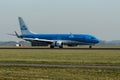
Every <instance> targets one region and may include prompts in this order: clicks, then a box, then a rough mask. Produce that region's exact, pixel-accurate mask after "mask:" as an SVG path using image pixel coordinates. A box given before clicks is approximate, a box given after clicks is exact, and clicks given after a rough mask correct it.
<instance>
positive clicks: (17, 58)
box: [0, 49, 120, 80]
mask: <svg viewBox="0 0 120 80" xmlns="http://www.w3.org/2000/svg"><path fill="white" fill-rule="evenodd" d="M0 63H42V64H43V63H44V64H46V63H49V64H78V65H118V66H120V51H119V50H45V49H44V50H21V49H18V50H2V49H1V50H0ZM0 80H120V69H98V68H56V67H54V68H50V67H17V66H14V67H10V66H6V67H3V66H1V67H0Z"/></svg>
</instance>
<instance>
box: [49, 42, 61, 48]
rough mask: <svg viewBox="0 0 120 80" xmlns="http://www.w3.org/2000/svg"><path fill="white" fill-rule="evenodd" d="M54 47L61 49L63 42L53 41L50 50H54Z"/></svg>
mask: <svg viewBox="0 0 120 80" xmlns="http://www.w3.org/2000/svg"><path fill="white" fill-rule="evenodd" d="M55 46H57V47H59V48H63V42H62V41H55V42H53V43H52V44H51V45H50V47H51V48H54V47H55Z"/></svg>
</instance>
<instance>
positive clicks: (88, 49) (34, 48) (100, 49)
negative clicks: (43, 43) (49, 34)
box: [0, 47, 120, 50]
mask: <svg viewBox="0 0 120 80" xmlns="http://www.w3.org/2000/svg"><path fill="white" fill-rule="evenodd" d="M0 49H28V50H29V49H33V50H34V49H39V50H120V48H91V49H90V48H53V49H51V48H39V47H8V48H7V47H0Z"/></svg>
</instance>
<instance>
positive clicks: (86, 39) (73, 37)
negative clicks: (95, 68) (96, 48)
mask: <svg viewBox="0 0 120 80" xmlns="http://www.w3.org/2000/svg"><path fill="white" fill-rule="evenodd" d="M22 37H23V38H38V39H46V40H54V41H55V40H56V41H57V40H60V41H63V43H64V44H69V43H73V44H78V45H79V44H83V45H88V44H91V45H94V44H96V43H99V40H98V39H97V38H96V37H94V36H92V35H87V34H26V35H22Z"/></svg>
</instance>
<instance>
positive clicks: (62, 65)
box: [0, 63, 120, 69]
mask: <svg viewBox="0 0 120 80" xmlns="http://www.w3.org/2000/svg"><path fill="white" fill-rule="evenodd" d="M0 66H17V67H51V68H52V67H56V68H106V69H120V66H90V65H70V64H69V65H68V64H25V63H23V64H22V63H20V64H19V63H0Z"/></svg>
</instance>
